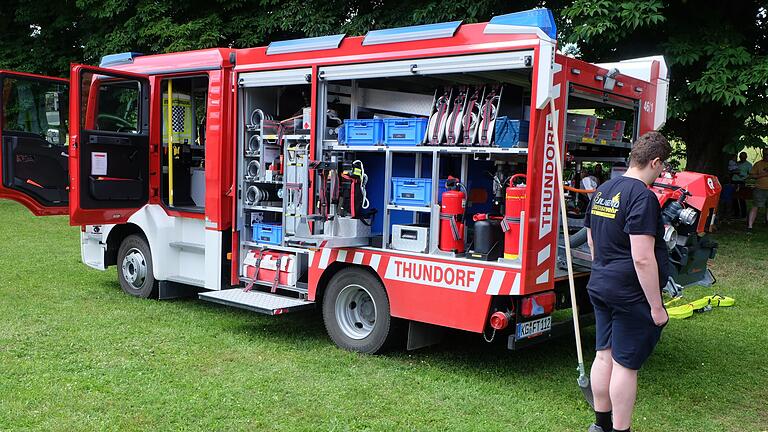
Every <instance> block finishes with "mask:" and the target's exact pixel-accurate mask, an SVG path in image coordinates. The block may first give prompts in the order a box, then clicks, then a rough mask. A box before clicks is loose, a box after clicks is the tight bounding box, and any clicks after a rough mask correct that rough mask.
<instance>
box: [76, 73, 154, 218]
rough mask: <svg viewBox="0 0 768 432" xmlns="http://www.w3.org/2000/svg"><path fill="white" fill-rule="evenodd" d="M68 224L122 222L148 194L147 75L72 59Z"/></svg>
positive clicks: (148, 93)
mask: <svg viewBox="0 0 768 432" xmlns="http://www.w3.org/2000/svg"><path fill="white" fill-rule="evenodd" d="M70 82H71V83H73V86H72V89H71V92H70V113H71V116H70V122H71V124H70V130H71V141H72V144H71V146H70V147H71V148H70V151H69V171H70V178H71V182H70V183H71V190H70V207H69V208H70V211H69V215H70V224H72V225H96V224H116V223H123V222H126V221H127V220H128V218H129V217H130V216H131V215H132V214H133V213H135V212H136V211H137V210H138V209H140V208H141V207H143V206H144V205H145V204H146V203H147V202H148V200H149V97H150V88H149V79H148V78H147V76H146V75H140V74H135V73H129V72H122V71H116V70H110V69H103V68H97V67H91V66H84V65H73V66H72V69H71V74H70Z"/></svg>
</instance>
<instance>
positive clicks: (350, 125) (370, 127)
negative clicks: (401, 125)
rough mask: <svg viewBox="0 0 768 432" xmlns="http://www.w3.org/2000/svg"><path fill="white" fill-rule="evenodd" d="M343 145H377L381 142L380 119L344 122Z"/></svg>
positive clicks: (381, 126)
mask: <svg viewBox="0 0 768 432" xmlns="http://www.w3.org/2000/svg"><path fill="white" fill-rule="evenodd" d="M343 127H344V134H343V135H341V134H339V135H340V136H342V137H343V142H342V141H339V142H342V143H343V144H346V145H350V146H366V145H378V144H381V143H382V142H383V136H384V122H383V121H382V120H381V119H366V120H344V125H343Z"/></svg>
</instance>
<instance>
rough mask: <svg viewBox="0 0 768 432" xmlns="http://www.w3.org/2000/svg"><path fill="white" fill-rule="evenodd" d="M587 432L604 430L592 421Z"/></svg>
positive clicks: (602, 431)
mask: <svg viewBox="0 0 768 432" xmlns="http://www.w3.org/2000/svg"><path fill="white" fill-rule="evenodd" d="M587 432H606V431H604V430H603V428H601V427H600V426H598V425H596V424H594V423H592V426H590V427H589V430H588V431H587Z"/></svg>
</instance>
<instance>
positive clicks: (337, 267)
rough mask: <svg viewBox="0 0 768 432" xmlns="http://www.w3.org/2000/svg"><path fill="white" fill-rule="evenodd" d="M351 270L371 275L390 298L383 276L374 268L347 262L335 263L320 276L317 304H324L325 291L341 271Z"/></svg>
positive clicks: (316, 296) (316, 292) (316, 293)
mask: <svg viewBox="0 0 768 432" xmlns="http://www.w3.org/2000/svg"><path fill="white" fill-rule="evenodd" d="M350 268H358V269H362V270H364V271H366V272H368V273H370V274H371V275H372V276H373V277H375V278H376V280H378V281H379V283H380V284H381V286H382V287H384V292H385V293H386V294H387V298H389V291H388V290H387V285H386V284H385V283H384V281H383V280H382V279H381V276H379V274H378V273H377V272H376V271H374V270H373V268H372V267H370V266H367V265H362V264H352V263H347V262H339V261H336V262H333V263H331V264H330V265H328V267H327V268H326V269H325V270H324V271H323V274H322V275H320V279H318V281H317V288H316V289H315V302H317V303H322V301H323V297H325V290H326V288H328V283H329V282H330V281H331V279H332V278H333V277H334V276H335V275H336V274H337V273H338V272H340V271H342V270H346V269H350Z"/></svg>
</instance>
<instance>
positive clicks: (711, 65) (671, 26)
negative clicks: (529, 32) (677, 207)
mask: <svg viewBox="0 0 768 432" xmlns="http://www.w3.org/2000/svg"><path fill="white" fill-rule="evenodd" d="M766 13H767V11H766V4H765V2H763V1H758V0H739V1H735V2H723V1H721V2H712V1H695V2H694V1H685V0H677V1H674V0H669V1H662V0H624V1H621V0H611V1H609V0H574V1H573V2H572V3H571V4H570V5H568V6H566V7H565V8H564V9H563V11H562V17H563V21H564V22H563V24H564V26H565V28H564V29H563V30H565V32H566V34H568V36H569V41H570V42H574V43H576V45H577V46H578V48H579V50H580V51H581V53H582V54H583V58H585V59H586V60H599V61H615V60H621V59H626V58H632V57H641V56H647V55H651V54H658V53H661V54H663V55H664V56H665V58H666V61H667V64H668V66H669V68H670V75H671V82H670V98H669V113H668V116H669V119H668V120H667V124H666V126H665V128H664V132H665V133H666V134H667V135H669V136H670V137H672V138H674V139H678V140H680V141H682V142H684V143H685V144H686V159H687V163H688V165H687V169H689V170H692V171H700V172H712V173H717V174H722V173H724V171H725V168H726V161H727V160H728V157H724V156H726V154H734V153H736V152H738V151H739V150H740V149H742V148H743V147H745V146H746V147H763V146H765V145H766V142H765V141H764V137H765V136H766V135H768V133H766V132H767V131H768V121H766V119H768V100H767V98H768V40H767V39H768V23H767V22H766V21H768V17H767V16H766Z"/></svg>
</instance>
